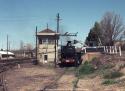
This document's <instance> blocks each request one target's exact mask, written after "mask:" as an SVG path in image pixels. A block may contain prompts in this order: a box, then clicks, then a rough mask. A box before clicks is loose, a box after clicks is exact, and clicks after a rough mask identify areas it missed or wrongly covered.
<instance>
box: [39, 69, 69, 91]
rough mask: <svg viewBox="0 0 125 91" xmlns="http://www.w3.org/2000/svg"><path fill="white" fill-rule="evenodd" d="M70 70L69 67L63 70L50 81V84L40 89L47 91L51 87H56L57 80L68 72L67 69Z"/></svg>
mask: <svg viewBox="0 0 125 91" xmlns="http://www.w3.org/2000/svg"><path fill="white" fill-rule="evenodd" d="M67 70H68V68H66V69H65V70H64V71H63V72H61V73H60V74H59V75H58V77H56V79H55V80H54V81H52V82H50V83H49V84H47V85H45V86H44V88H42V89H41V90H39V91H47V90H49V89H54V88H56V87H55V85H56V83H57V81H58V80H59V79H60V78H61V77H62V76H63V75H64V74H65V73H66V71H67Z"/></svg>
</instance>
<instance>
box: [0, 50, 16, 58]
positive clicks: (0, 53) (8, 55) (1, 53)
mask: <svg viewBox="0 0 125 91" xmlns="http://www.w3.org/2000/svg"><path fill="white" fill-rule="evenodd" d="M7 58H8V59H13V58H15V54H14V53H12V52H7V51H0V60H4V59H7Z"/></svg>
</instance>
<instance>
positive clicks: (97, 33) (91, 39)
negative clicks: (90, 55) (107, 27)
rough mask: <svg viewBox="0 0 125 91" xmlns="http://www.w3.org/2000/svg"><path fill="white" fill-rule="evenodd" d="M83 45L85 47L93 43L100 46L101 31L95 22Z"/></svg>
mask: <svg viewBox="0 0 125 91" xmlns="http://www.w3.org/2000/svg"><path fill="white" fill-rule="evenodd" d="M85 43H86V44H87V45H90V44H91V43H94V45H96V46H98V45H101V29H100V24H99V23H98V22H95V24H94V27H93V28H91V29H90V32H89V34H88V37H87V38H86V42H85Z"/></svg>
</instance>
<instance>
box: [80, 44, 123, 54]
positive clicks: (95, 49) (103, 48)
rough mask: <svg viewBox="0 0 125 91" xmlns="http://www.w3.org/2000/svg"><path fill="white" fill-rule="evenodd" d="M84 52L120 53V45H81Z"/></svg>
mask: <svg viewBox="0 0 125 91" xmlns="http://www.w3.org/2000/svg"><path fill="white" fill-rule="evenodd" d="M82 50H83V52H84V53H87V52H102V53H106V54H119V55H120V56H121V55H122V52H121V46H95V47H83V48H82Z"/></svg>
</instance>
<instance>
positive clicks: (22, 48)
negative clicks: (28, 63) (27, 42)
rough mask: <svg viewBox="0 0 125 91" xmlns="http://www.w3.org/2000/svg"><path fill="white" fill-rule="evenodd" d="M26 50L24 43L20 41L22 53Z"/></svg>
mask: <svg viewBox="0 0 125 91" xmlns="http://www.w3.org/2000/svg"><path fill="white" fill-rule="evenodd" d="M23 50H24V42H23V41H22V40H21V41H20V51H23Z"/></svg>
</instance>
